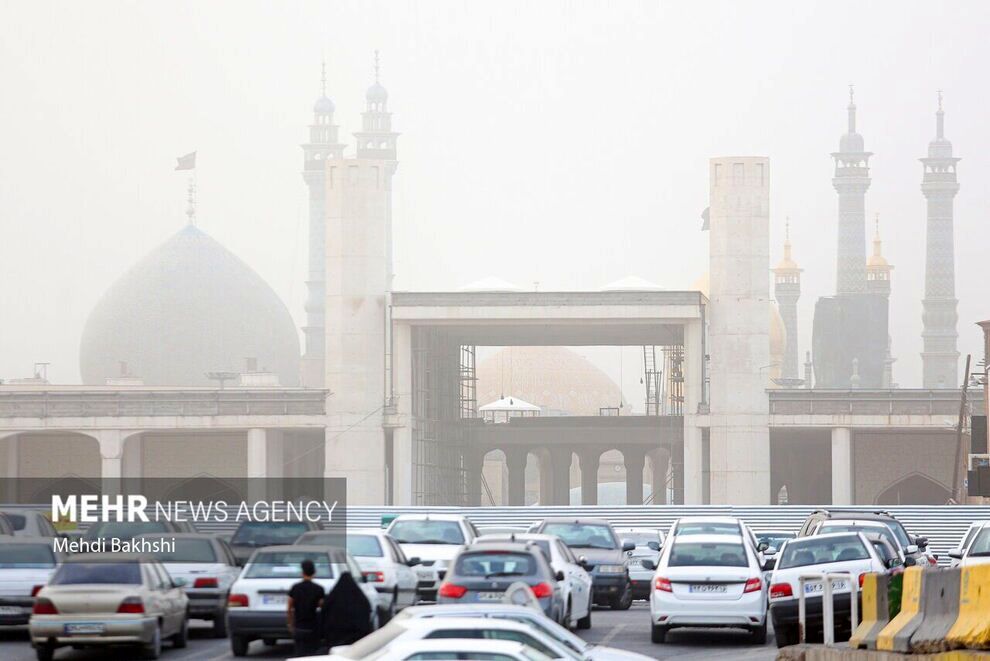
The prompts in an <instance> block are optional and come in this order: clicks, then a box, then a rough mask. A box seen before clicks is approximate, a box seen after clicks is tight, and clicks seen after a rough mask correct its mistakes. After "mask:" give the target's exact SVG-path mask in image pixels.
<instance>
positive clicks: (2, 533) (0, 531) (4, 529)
mask: <svg viewBox="0 0 990 661" xmlns="http://www.w3.org/2000/svg"><path fill="white" fill-rule="evenodd" d="M16 533H17V529H16V528H14V522H13V521H11V520H10V517H8V516H7V515H6V514H4V513H3V512H0V537H13V536H14V535H15V534H16Z"/></svg>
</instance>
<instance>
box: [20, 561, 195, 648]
mask: <svg viewBox="0 0 990 661" xmlns="http://www.w3.org/2000/svg"><path fill="white" fill-rule="evenodd" d="M187 606H188V599H187V598H186V595H185V593H183V592H182V589H181V579H180V580H179V581H173V580H172V577H171V576H169V575H168V572H167V571H165V568H164V567H162V565H161V563H159V562H158V561H156V560H155V559H153V558H151V557H149V556H142V555H137V554H131V553H80V554H77V555H72V556H69V557H68V558H67V559H66V561H65V563H63V564H62V566H61V567H59V568H58V570H56V571H55V574H54V575H53V576H52V578H51V580H50V581H49V583H48V585H46V586H45V587H43V588H42V589H41V590H40V591H39V592H38V594H37V598H36V599H35V602H34V610H33V612H32V615H31V619H30V621H29V624H28V631H29V632H30V636H31V644H32V645H33V646H34V649H35V652H36V653H37V656H38V661H51V659H52V657H53V656H54V654H55V650H56V649H57V648H59V647H63V646H67V645H71V646H72V647H110V646H119V645H129V646H138V647H140V648H141V650H142V652H143V655H144V657H145V658H151V659H157V658H158V657H159V656H160V655H161V651H162V643H163V641H165V640H170V641H171V642H172V645H173V646H174V647H185V646H186V641H187V636H188V628H187V627H188V620H187V619H186V608H187Z"/></svg>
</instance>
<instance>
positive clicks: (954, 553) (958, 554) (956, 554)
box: [949, 549, 963, 560]
mask: <svg viewBox="0 0 990 661" xmlns="http://www.w3.org/2000/svg"><path fill="white" fill-rule="evenodd" d="M949 557H950V558H952V559H953V560H962V557H963V554H962V551H961V550H960V549H952V550H951V551H949Z"/></svg>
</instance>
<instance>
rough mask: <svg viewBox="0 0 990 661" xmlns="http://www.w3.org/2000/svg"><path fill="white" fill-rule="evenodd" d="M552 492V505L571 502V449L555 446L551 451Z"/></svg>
mask: <svg viewBox="0 0 990 661" xmlns="http://www.w3.org/2000/svg"><path fill="white" fill-rule="evenodd" d="M550 467H551V471H552V474H553V476H552V478H551V483H552V485H553V486H552V492H551V494H552V495H551V498H552V500H551V501H550V503H548V504H550V505H570V504H571V449H570V448H554V449H552V450H551V451H550Z"/></svg>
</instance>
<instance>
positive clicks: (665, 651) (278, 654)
mask: <svg viewBox="0 0 990 661" xmlns="http://www.w3.org/2000/svg"><path fill="white" fill-rule="evenodd" d="M205 627H206V624H205V623H203V622H200V621H198V620H194V621H193V622H192V623H191V626H190V632H189V647H187V648H186V649H182V650H173V649H170V648H168V647H166V648H165V651H164V652H163V653H162V659H164V660H165V661H170V660H175V661H178V660H179V659H196V660H199V661H214V660H216V661H219V660H220V659H233V658H234V656H233V655H232V654H231V653H230V642H229V641H228V640H227V639H217V638H210V637H209V633H208V630H207V629H206V628H205ZM578 633H579V635H580V636H581V637H582V638H584V639H585V640H587V641H589V642H592V643H596V644H599V645H608V646H610V647H618V648H622V649H625V650H629V651H632V652H638V653H640V654H644V655H646V656H649V657H653V658H658V659H673V658H676V659H753V660H764V659H773V658H774V657H775V655H776V651H777V650H776V645H775V643H774V641H773V636H772V634H771V635H770V637H769V638H768V641H767V644H766V645H753V644H751V643H750V642H749V636H748V635H747V634H746V633H744V632H742V631H734V630H718V629H712V630H702V629H683V630H676V629H675V630H674V631H672V632H671V633H670V635H669V636H668V638H667V640H668V642H667V643H666V644H664V645H654V644H653V643H651V642H650V627H649V609H648V607H647V605H646V602H642V601H637V602H635V603H634V604H633V607H632V608H630V609H629V610H628V611H610V610H596V611H595V612H594V618H593V626H592V628H591V630H590V631H581V632H578ZM291 655H292V647H291V645H289V644H288V643H281V644H279V645H276V646H275V647H265V645H264V644H263V643H262V642H261V641H255V642H254V643H252V644H251V655H250V657H248V658H252V659H285V658H287V657H289V656H291ZM34 658H35V655H34V650H33V649H31V646H30V644H29V643H28V640H27V634H26V633H24V632H23V631H16V630H13V631H12V630H7V631H3V632H0V659H4V661H32V660H33V659H34ZM55 658H56V659H57V660H71V661H95V660H96V659H100V660H102V659H114V660H117V661H125V660H128V661H129V660H130V659H133V658H134V651H133V650H128V649H120V650H114V651H112V652H111V651H108V650H101V649H89V650H72V649H69V648H63V649H61V650H59V651H58V652H57V653H56V656H55Z"/></svg>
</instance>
